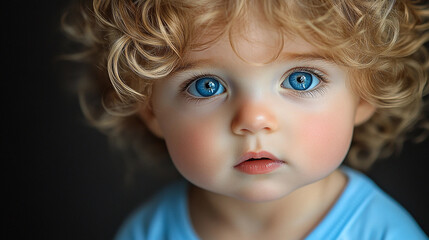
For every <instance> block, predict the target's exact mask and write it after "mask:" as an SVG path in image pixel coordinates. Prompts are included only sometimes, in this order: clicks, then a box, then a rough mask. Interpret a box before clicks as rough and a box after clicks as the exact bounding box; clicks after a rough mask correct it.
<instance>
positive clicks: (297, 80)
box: [282, 71, 320, 91]
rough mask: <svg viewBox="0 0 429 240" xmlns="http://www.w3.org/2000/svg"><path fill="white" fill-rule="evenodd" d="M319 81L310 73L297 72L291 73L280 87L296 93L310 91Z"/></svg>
mask: <svg viewBox="0 0 429 240" xmlns="http://www.w3.org/2000/svg"><path fill="white" fill-rule="evenodd" d="M319 82H320V80H319V79H318V78H317V77H316V76H314V75H313V74H311V73H308V72H303V71H298V72H293V73H291V74H290V75H289V76H288V77H287V78H286V79H285V80H284V81H283V82H282V87H284V88H290V89H294V90H297V91H305V90H310V89H312V88H314V87H315V86H317V85H318V84H319Z"/></svg>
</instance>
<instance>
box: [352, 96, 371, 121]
mask: <svg viewBox="0 0 429 240" xmlns="http://www.w3.org/2000/svg"><path fill="white" fill-rule="evenodd" d="M375 110H376V108H375V107H374V106H373V105H372V104H370V103H369V102H367V101H365V100H363V99H362V98H361V99H360V100H359V103H358V106H357V109H356V115H355V126H359V125H361V124H363V123H365V122H366V121H368V120H369V119H370V118H371V117H372V115H374V113H375Z"/></svg>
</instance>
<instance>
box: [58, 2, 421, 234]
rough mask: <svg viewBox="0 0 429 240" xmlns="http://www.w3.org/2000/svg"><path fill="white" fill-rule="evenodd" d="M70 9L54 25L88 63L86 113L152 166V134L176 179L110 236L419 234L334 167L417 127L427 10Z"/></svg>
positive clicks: (380, 151) (372, 153)
mask: <svg viewBox="0 0 429 240" xmlns="http://www.w3.org/2000/svg"><path fill="white" fill-rule="evenodd" d="M81 9H82V10H81V12H80V16H74V15H73V14H69V15H67V16H66V17H65V22H68V23H69V25H65V29H66V30H67V31H68V32H69V33H71V35H72V36H74V37H76V39H77V40H79V41H80V42H81V43H83V44H84V45H85V46H86V47H87V51H85V52H82V53H81V54H80V55H76V56H77V57H79V58H80V59H84V60H87V61H88V60H89V61H90V62H91V63H94V64H95V65H94V68H93V74H92V78H89V79H87V82H85V84H86V85H85V88H84V91H83V92H82V94H81V96H82V106H83V109H84V111H85V113H86V115H87V116H88V118H89V119H90V120H91V122H92V123H93V124H94V125H95V126H96V127H98V128H99V129H101V130H102V131H105V132H106V133H108V135H109V136H110V137H112V138H113V139H116V140H117V143H119V144H120V145H122V146H137V147H136V148H137V149H138V151H140V152H142V153H143V154H144V156H143V157H142V159H144V160H147V161H154V162H155V161H157V159H156V156H154V155H150V156H149V155H148V153H149V152H153V150H154V149H155V146H154V143H161V145H162V146H166V147H167V149H168V153H169V155H170V157H171V160H172V162H173V164H174V166H175V167H176V168H177V170H178V171H179V172H180V173H181V175H182V176H183V177H184V178H185V179H186V180H187V181H186V182H184V181H183V182H177V183H175V184H172V185H171V186H169V187H167V188H166V189H164V190H162V191H161V192H160V193H159V194H157V195H156V196H155V197H154V198H152V200H150V201H149V202H147V203H146V204H145V205H143V206H142V207H141V208H140V209H138V210H137V211H136V212H135V213H134V214H133V215H132V216H131V217H130V218H129V220H127V221H126V223H125V224H124V225H123V227H122V228H121V229H120V231H119V233H118V235H117V239H157V240H158V239H304V238H305V239H427V236H426V235H425V234H424V233H423V232H422V230H421V229H420V228H419V227H418V225H417V224H416V223H415V221H414V220H413V219H412V217H411V216H410V215H409V214H408V213H407V212H406V211H405V210H404V209H403V208H402V207H401V206H399V204H398V203H396V202H395V201H394V200H392V199H391V198H390V197H389V196H387V195H386V194H385V193H383V192H382V191H381V190H380V189H379V188H378V187H377V186H375V184H374V183H373V182H372V181H371V180H369V179H368V178H367V177H365V176H364V175H363V174H361V173H359V172H358V171H356V170H352V168H349V167H345V166H340V165H342V163H343V160H344V159H346V163H347V164H348V165H349V166H351V167H353V168H355V169H360V170H365V169H368V168H369V167H370V166H371V164H372V163H373V162H374V161H375V159H377V158H378V157H380V156H382V155H385V154H386V153H388V152H390V151H391V150H392V148H393V147H397V146H400V145H401V144H402V142H403V140H404V139H405V137H406V136H408V135H406V133H408V132H410V130H412V129H415V128H416V127H417V125H418V124H422V123H425V121H424V120H422V116H423V114H422V109H423V105H424V101H423V96H424V95H425V94H427V89H428V88H427V82H428V75H427V73H428V66H429V64H428V57H427V52H426V49H425V48H424V46H423V44H424V43H425V42H427V40H428V39H429V34H428V32H427V29H428V28H429V23H428V22H427V19H428V17H429V12H428V9H427V7H425V6H423V5H419V4H417V3H414V2H411V1H406V0H397V1H382V0H374V1H362V0H361V1H358V0H329V1H318V0H314V1H290V0H266V1H262V0H261V1H257V0H230V1H227V0H204V1H201V0H198V1H196V0H136V1H127V0H103V1H101V0H93V1H92V3H91V4H88V5H82V8H81ZM70 20H72V22H70ZM94 93H95V94H94ZM97 94H98V95H97ZM88 96H91V97H94V96H100V97H101V99H102V107H103V108H101V109H99V108H96V107H94V106H96V103H97V101H95V103H94V101H88V100H87V99H88V98H87V97H88ZM91 99H93V98H91ZM142 126H144V128H145V129H147V130H148V131H142V130H136V129H140V128H141V127H142ZM156 138H158V139H162V141H156V140H155V139H156ZM161 149H162V147H161Z"/></svg>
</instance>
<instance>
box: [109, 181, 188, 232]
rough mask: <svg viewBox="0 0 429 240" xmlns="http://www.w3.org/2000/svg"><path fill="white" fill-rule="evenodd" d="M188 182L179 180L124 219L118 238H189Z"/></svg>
mask: <svg viewBox="0 0 429 240" xmlns="http://www.w3.org/2000/svg"><path fill="white" fill-rule="evenodd" d="M187 188H188V187H187V183H186V182H185V181H180V182H175V183H173V184H171V185H169V186H167V187H166V188H164V189H163V190H162V191H161V192H159V193H158V194H156V195H155V196H154V197H152V198H151V199H150V200H149V201H148V202H146V203H145V204H143V205H142V206H141V207H140V208H138V209H137V210H135V211H134V212H133V213H132V214H131V216H130V217H129V218H128V219H127V220H126V221H125V222H124V223H123V225H122V227H121V228H120V230H119V232H118V234H117V235H116V237H115V239H116V240H129V239H133V240H151V239H157V240H158V239H173V236H175V237H176V238H175V239H182V238H181V237H180V236H184V238H183V239H187V237H186V234H189V231H188V232H187V231H186V230H187V229H188V230H189V227H188V225H189V224H190V223H189V219H188V215H187V203H186V202H187Z"/></svg>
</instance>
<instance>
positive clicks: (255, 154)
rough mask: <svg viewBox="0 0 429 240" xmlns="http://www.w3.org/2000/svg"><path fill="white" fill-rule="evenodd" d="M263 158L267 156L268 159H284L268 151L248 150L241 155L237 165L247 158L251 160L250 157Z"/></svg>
mask: <svg viewBox="0 0 429 240" xmlns="http://www.w3.org/2000/svg"><path fill="white" fill-rule="evenodd" d="M261 158H267V159H271V160H273V161H282V160H279V159H278V158H277V157H276V156H274V155H273V154H271V153H269V152H267V151H260V152H247V153H245V154H243V155H241V157H240V158H239V162H238V164H237V165H239V164H240V163H242V162H245V161H247V160H250V159H261Z"/></svg>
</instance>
